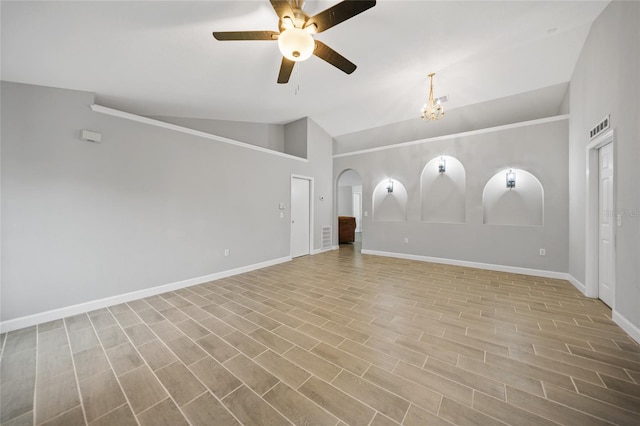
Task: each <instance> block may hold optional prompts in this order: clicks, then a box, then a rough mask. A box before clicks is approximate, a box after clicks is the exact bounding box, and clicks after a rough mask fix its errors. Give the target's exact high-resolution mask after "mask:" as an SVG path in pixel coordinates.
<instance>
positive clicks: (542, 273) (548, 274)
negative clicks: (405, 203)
mask: <svg viewBox="0 0 640 426" xmlns="http://www.w3.org/2000/svg"><path fill="white" fill-rule="evenodd" d="M362 254H372V255H375V256H386V257H395V258H398V259H407V260H418V261H420V262H432V263H441V264H444V265H454V266H466V267H468V268H478V269H486V270H489V271H500V272H511V273H514V274H523V275H534V276H537V277H544V278H557V279H561V280H568V281H569V276H570V275H569V274H567V273H566V272H556V271H546V270H543V269H529V268H520V267H518V266H506V265H496V264H492V263H480V262H470V261H467V260H457V259H445V258H442V257H429V256H419V255H415V254H405V253H393V252H387V251H378V250H364V249H363V250H362ZM574 280H575V278H574ZM575 282H576V283H577V282H578V281H577V280H575ZM572 284H573V285H576V284H575V283H572ZM578 289H579V288H578ZM583 293H584V292H583Z"/></svg>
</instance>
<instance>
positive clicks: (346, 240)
mask: <svg viewBox="0 0 640 426" xmlns="http://www.w3.org/2000/svg"><path fill="white" fill-rule="evenodd" d="M336 193H337V194H338V197H337V212H338V242H339V243H340V244H341V247H342V245H346V244H350V245H352V246H354V247H355V248H356V249H357V250H358V251H360V249H361V247H362V230H363V226H362V177H361V176H360V174H359V173H358V172H356V171H355V170H353V169H347V170H345V171H344V172H342V173H341V174H340V176H339V177H338V182H337V191H336Z"/></svg>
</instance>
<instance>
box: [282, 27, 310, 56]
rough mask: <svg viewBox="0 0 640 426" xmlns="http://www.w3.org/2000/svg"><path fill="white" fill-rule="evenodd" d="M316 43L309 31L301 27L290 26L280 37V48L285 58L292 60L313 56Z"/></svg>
mask: <svg viewBox="0 0 640 426" xmlns="http://www.w3.org/2000/svg"><path fill="white" fill-rule="evenodd" d="M314 46H315V43H314V42H313V37H312V36H311V34H309V33H308V32H307V31H305V30H303V29H300V28H288V29H286V30H284V31H283V32H281V33H280V36H279V37H278V48H279V49H280V53H282V56H284V57H285V58H287V59H289V60H291V61H296V62H300V61H304V60H307V59H309V58H310V57H311V55H312V54H313V48H314Z"/></svg>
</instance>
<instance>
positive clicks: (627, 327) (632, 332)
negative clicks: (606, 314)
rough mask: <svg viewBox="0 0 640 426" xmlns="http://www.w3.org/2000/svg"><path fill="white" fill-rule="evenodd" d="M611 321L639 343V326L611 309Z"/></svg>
mask: <svg viewBox="0 0 640 426" xmlns="http://www.w3.org/2000/svg"><path fill="white" fill-rule="evenodd" d="M611 319H613V322H615V323H616V324H618V325H619V326H620V328H621V329H623V330H624V331H625V332H626V333H627V334H628V335H629V336H631V337H632V338H633V340H635V341H636V342H638V343H640V327H637V326H636V325H634V324H633V323H632V322H631V321H629V320H628V319H626V318H625V317H623V316H622V314H620V313H619V312H618V311H613V313H612V315H611Z"/></svg>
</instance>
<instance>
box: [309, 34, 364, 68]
mask: <svg viewBox="0 0 640 426" xmlns="http://www.w3.org/2000/svg"><path fill="white" fill-rule="evenodd" d="M315 43H316V47H315V49H314V50H313V54H314V55H316V56H317V57H318V58H320V59H323V60H325V61H327V62H329V63H330V64H331V65H333V66H334V67H336V68H338V69H340V70H342V71H344V72H346V73H347V74H351V73H352V72H354V71H355V70H356V68H357V67H356V64H354V63H353V62H351V61H350V60H348V59H347V58H345V57H344V56H342V55H341V54H339V53H338V52H336V51H335V50H333V49H332V48H330V47H329V46H327V45H326V44H324V43H323V42H321V41H318V40H315Z"/></svg>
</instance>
